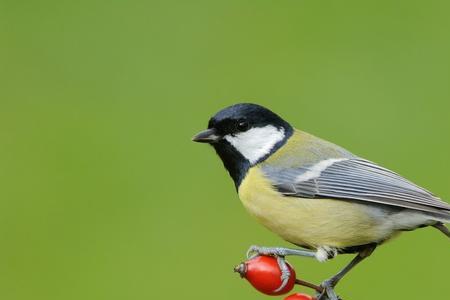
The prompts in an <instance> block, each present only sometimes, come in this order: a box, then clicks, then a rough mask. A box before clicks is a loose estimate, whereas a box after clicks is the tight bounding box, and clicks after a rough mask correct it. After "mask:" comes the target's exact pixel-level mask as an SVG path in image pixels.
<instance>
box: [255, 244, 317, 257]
mask: <svg viewBox="0 0 450 300" xmlns="http://www.w3.org/2000/svg"><path fill="white" fill-rule="evenodd" d="M259 255H269V256H282V257H285V256H288V255H296V256H305V257H315V252H312V251H308V250H299V249H290V248H282V247H260V246H251V247H250V248H249V249H248V250H247V258H252V257H255V256H259Z"/></svg>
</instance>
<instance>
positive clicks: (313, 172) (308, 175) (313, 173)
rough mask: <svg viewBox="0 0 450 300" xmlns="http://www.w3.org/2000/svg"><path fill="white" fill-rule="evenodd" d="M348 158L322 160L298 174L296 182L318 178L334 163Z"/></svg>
mask: <svg viewBox="0 0 450 300" xmlns="http://www.w3.org/2000/svg"><path fill="white" fill-rule="evenodd" d="M344 160H348V158H330V159H326V160H322V161H321V162H318V163H317V164H315V165H313V166H312V167H311V168H310V169H309V170H308V171H306V172H305V173H303V174H301V175H299V176H297V178H296V179H295V181H296V182H303V181H308V180H310V179H313V178H317V177H319V176H320V174H321V173H322V172H323V171H324V170H325V169H326V168H328V167H330V166H332V165H333V164H335V163H337V162H340V161H344Z"/></svg>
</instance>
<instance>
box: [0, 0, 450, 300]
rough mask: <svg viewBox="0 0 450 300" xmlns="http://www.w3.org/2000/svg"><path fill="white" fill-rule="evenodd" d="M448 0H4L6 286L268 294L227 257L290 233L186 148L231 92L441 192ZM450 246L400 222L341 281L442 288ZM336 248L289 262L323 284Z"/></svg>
mask: <svg viewBox="0 0 450 300" xmlns="http://www.w3.org/2000/svg"><path fill="white" fill-rule="evenodd" d="M449 12H450V4H449V2H448V1H437V0H431V1H410V0H409V1H386V0H381V1H380V0H377V1H337V0H330V1H311V0H303V1H300V0H289V1H267V0H252V1H250V0H247V1H245V0H239V1H238V0H233V1H198V0H192V1H181V0H179V1H174V0H166V1H114V0H109V1H106V0H104V1H101V0H89V1H87V0H83V1H66V0H63V1H48V0H47V1H18V0H11V1H7V0H0V299H5V300H18V299H26V300H28V299H30V300H40V299H44V300H53V299H55V300H60V299H64V300H71V299H77V300H81V299H83V300H88V299H96V300H99V299H108V300H113V299H136V300H138V299H139V300H141V299H177V298H182V299H268V297H266V296H264V295H262V294H259V293H257V292H256V291H255V290H253V289H252V288H251V287H250V286H249V285H248V284H247V283H246V282H245V281H243V280H241V279H239V278H238V276H237V275H236V274H233V273H232V269H233V266H234V265H235V264H237V263H239V262H240V261H241V260H242V259H243V258H244V253H245V251H246V249H247V247H248V246H249V245H251V244H261V245H287V243H285V242H283V241H281V240H280V239H279V238H278V237H276V236H275V235H274V234H272V233H270V232H268V231H267V230H266V229H264V228H263V227H261V226H260V225H258V224H257V223H256V222H255V221H254V220H253V219H252V218H251V217H249V216H248V215H247V214H246V212H245V211H244V209H243V208H242V206H241V204H240V202H239V200H238V198H237V195H236V193H235V191H234V187H233V183H232V181H231V180H230V179H229V178H228V175H227V173H226V172H225V171H224V169H223V167H222V163H221V162H220V161H219V159H218V158H217V157H216V156H215V154H214V152H213V151H212V149H210V147H208V146H206V145H199V144H194V143H192V142H191V141H190V138H191V136H193V134H194V133H196V132H197V131H199V130H201V129H203V128H205V126H206V124H207V121H208V118H209V117H210V116H211V115H213V114H214V113H215V112H216V111H217V110H219V109H221V108H222V107H224V106H227V105H230V104H233V103H236V102H240V101H251V102H257V103H260V104H263V105H266V106H268V107H270V108H271V109H272V110H274V111H276V112H278V113H279V114H280V115H282V116H283V117H285V118H286V119H287V120H289V121H290V122H291V123H292V124H293V125H294V126H296V127H298V128H302V129H304V130H306V131H309V132H311V133H313V134H316V135H318V136H321V137H323V138H326V139H328V140H331V141H333V142H335V143H338V144H340V145H343V146H345V147H346V148H348V149H350V150H351V151H353V152H355V153H356V154H358V155H361V156H363V157H366V158H368V159H371V160H373V161H376V162H378V163H380V164H382V165H384V166H386V167H389V168H391V169H393V170H396V171H398V172H399V173H400V174H402V175H404V176H406V177H408V178H409V179H411V180H413V181H415V182H417V183H418V184H420V185H422V186H424V187H426V188H428V189H430V190H432V191H433V192H435V193H436V194H437V195H440V196H441V197H442V198H444V199H450V189H449V178H450V176H449V173H448V170H449V169H450V162H449V151H450V141H449V131H450V121H449V108H450V101H449V100H450V84H449V83H450V55H449V53H450V35H449V32H450V18H449V17H448V16H449ZM448 246H449V245H448V240H446V239H445V237H444V236H442V235H441V234H440V233H439V232H437V231H435V230H432V229H421V230H418V231H416V232H414V233H406V234H404V235H402V236H401V237H400V238H398V239H397V240H395V241H394V242H391V243H388V244H387V245H385V246H384V247H381V248H380V249H379V250H378V251H377V252H376V253H375V255H374V256H373V257H371V258H370V259H369V260H368V261H367V262H365V263H364V264H362V265H361V266H360V267H358V268H357V269H355V270H354V272H352V273H351V274H350V275H349V276H348V277H347V278H346V279H345V280H343V281H342V283H341V284H340V285H339V286H338V292H339V294H341V295H342V296H345V299H365V300H370V299H380V298H382V297H383V298H387V299H395V298H396V299H431V298H437V299H444V298H447V297H448V270H449V267H450V257H449V251H448V249H449V248H448ZM350 258H351V257H350V256H348V255H347V256H346V255H344V256H340V257H339V258H337V259H335V260H333V261H330V262H328V263H325V264H320V263H318V262H317V261H313V260H308V259H301V258H292V259H291V260H290V261H291V262H292V263H293V264H294V265H295V266H296V269H297V273H298V275H299V277H301V278H303V279H306V280H310V281H314V282H317V283H319V282H320V281H321V280H323V279H325V278H327V277H328V276H330V275H332V274H333V273H334V272H336V271H337V270H338V269H339V268H340V267H342V266H343V265H344V264H345V263H346V262H347V261H348V260H349V259H350ZM300 290H303V291H305V290H304V289H300Z"/></svg>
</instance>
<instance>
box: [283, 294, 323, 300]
mask: <svg viewBox="0 0 450 300" xmlns="http://www.w3.org/2000/svg"><path fill="white" fill-rule="evenodd" d="M284 300H316V298H315V297H313V296H310V295H307V294H302V293H295V294H292V295H289V296H287V297H286V298H284Z"/></svg>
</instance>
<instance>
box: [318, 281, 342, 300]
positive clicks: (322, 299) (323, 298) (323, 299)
mask: <svg viewBox="0 0 450 300" xmlns="http://www.w3.org/2000/svg"><path fill="white" fill-rule="evenodd" d="M320 286H321V287H323V292H322V293H320V295H319V296H318V297H317V300H340V298H339V297H338V295H337V294H336V292H335V291H334V284H333V282H332V281H330V280H325V281H324V282H322V284H321V285H320Z"/></svg>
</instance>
